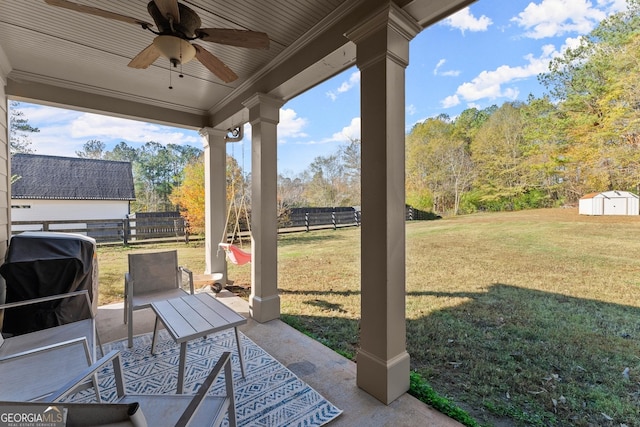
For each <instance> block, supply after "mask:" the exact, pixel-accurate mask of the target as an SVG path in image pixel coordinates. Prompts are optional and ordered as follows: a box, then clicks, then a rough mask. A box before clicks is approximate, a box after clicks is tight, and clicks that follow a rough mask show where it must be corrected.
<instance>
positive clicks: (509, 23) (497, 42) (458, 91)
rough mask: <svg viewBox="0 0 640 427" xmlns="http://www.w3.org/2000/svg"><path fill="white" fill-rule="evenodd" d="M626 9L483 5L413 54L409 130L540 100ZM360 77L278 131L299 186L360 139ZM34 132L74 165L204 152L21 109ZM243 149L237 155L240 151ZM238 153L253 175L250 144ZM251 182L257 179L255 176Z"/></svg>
mask: <svg viewBox="0 0 640 427" xmlns="http://www.w3.org/2000/svg"><path fill="white" fill-rule="evenodd" d="M625 5H626V2H625V1H624V0H592V1H588V0H535V1H524V0H479V1H478V2H476V3H474V4H473V5H471V6H470V7H469V8H466V9H464V10H462V11H460V12H458V13H457V14H455V15H453V16H452V17H450V18H448V19H446V20H445V21H442V22H440V23H438V24H435V25H433V26H431V27H430V28H427V29H426V30H424V31H423V32H422V33H420V34H419V35H418V36H417V37H416V38H415V39H414V40H413V41H412V42H411V45H410V59H409V61H410V64H409V67H408V68H407V70H406V83H407V86H406V87H407V90H406V129H407V132H408V131H410V129H411V128H412V126H413V125H414V124H416V123H418V122H421V121H423V120H425V119H427V118H429V117H434V116H437V115H439V114H442V113H445V114H448V115H449V116H451V117H455V116H456V115H458V114H459V113H460V112H461V111H463V110H464V109H466V108H470V107H477V108H480V109H482V108H486V107H489V106H491V105H493V104H497V105H501V104H502V103H503V102H506V101H513V100H526V98H527V97H528V95H529V94H534V95H536V96H540V95H542V94H543V93H544V88H543V87H542V86H541V85H540V84H539V83H538V80H537V75H538V74H540V73H542V72H545V71H546V70H547V67H548V64H549V61H550V60H551V59H552V58H553V57H554V56H556V55H560V54H561V52H562V51H563V50H564V49H565V48H566V47H567V46H573V45H575V44H576V43H577V42H578V40H579V37H580V36H581V35H585V34H588V33H589V32H590V31H591V30H592V29H593V28H594V27H595V26H596V25H597V24H598V22H599V21H600V20H602V19H603V18H605V17H606V16H607V15H608V14H610V13H613V12H616V11H620V10H622V9H623V8H624V7H625ZM359 81H360V74H359V72H358V70H357V68H352V69H349V70H347V71H345V72H343V73H341V74H339V75H337V76H335V77H334V78H332V79H330V80H328V81H326V82H324V83H322V84H321V85H319V86H317V87H315V88H313V89H311V90H310V91H308V92H306V93H304V94H302V95H300V96H298V97H297V98H295V99H293V100H291V101H289V102H288V103H286V104H285V105H284V106H283V107H282V110H281V115H280V125H279V127H278V142H279V144H278V171H279V173H282V174H285V175H287V176H293V175H295V174H298V173H300V172H302V171H304V170H305V169H306V168H307V167H308V166H309V164H311V162H312V161H313V160H314V159H315V158H316V157H318V156H327V155H330V154H333V153H335V152H336V151H337V150H338V148H339V147H340V146H341V145H343V144H345V143H347V142H348V140H349V139H358V138H359V137H360V105H359V96H360V93H359ZM21 111H23V112H24V114H25V118H27V119H28V120H29V123H30V124H31V125H32V126H35V127H37V128H39V129H40V132H39V133H35V134H32V135H31V136H30V139H31V142H32V146H31V147H32V148H33V149H34V151H35V153H36V154H46V155H59V156H69V157H74V156H75V152H76V151H78V150H81V149H82V145H83V144H84V143H85V142H87V141H89V140H92V139H97V140H100V141H102V142H104V143H105V144H106V145H107V149H108V150H109V149H111V148H112V147H113V146H114V145H115V144H117V143H119V142H120V141H125V142H126V143H127V144H128V145H130V146H134V147H137V146H140V145H142V144H144V143H145V142H148V141H155V142H159V143H163V144H164V143H174V144H187V145H192V146H195V147H199V148H201V147H202V142H201V139H200V137H199V136H198V134H197V133H196V132H192V131H186V130H184V129H176V128H169V127H163V126H159V125H155V124H148V123H141V122H136V121H130V120H124V119H119V118H113V117H106V116H100V115H96V114H90V113H80V112H75V111H68V110H61V109H56V108H51V107H44V106H37V105H32V104H21ZM232 146H233V147H232ZM228 152H229V153H230V154H233V155H234V156H235V157H236V158H238V160H239V161H240V162H242V157H243V153H244V158H245V160H244V167H245V169H248V168H249V167H250V160H249V156H250V150H249V147H248V143H240V144H229V148H228ZM247 172H248V171H247Z"/></svg>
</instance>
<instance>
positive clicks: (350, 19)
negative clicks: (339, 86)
mask: <svg viewBox="0 0 640 427" xmlns="http://www.w3.org/2000/svg"><path fill="white" fill-rule="evenodd" d="M73 1H74V2H75V3H78V4H82V5H89V6H93V7H97V8H100V9H104V10H107V11H111V12H116V13H119V14H122V15H127V16H131V17H133V18H137V19H140V20H143V21H146V22H150V23H153V19H152V18H151V17H150V16H149V14H148V13H147V3H148V0H109V1H98V0H73ZM181 2H182V3H184V4H185V5H187V6H188V7H190V8H191V9H193V10H194V11H195V12H196V13H197V14H198V15H199V17H200V19H201V20H202V27H203V28H211V27H217V28H235V29H245V30H254V31H262V32H265V33H267V34H268V35H269V40H270V47H269V49H268V50H254V49H246V48H241V47H233V46H225V45H221V44H215V43H209V42H204V41H198V43H199V44H201V45H202V46H204V47H206V48H207V49H208V50H210V51H211V52H212V53H213V54H215V55H216V56H217V57H219V58H220V59H221V60H222V61H223V62H224V63H225V64H226V65H227V66H229V67H230V68H231V69H232V70H233V71H234V72H235V73H236V74H237V75H238V77H239V78H238V79H237V80H236V81H234V82H232V83H224V82H223V81H221V80H220V79H218V78H217V77H216V76H214V75H213V74H211V73H210V72H209V71H208V70H207V69H206V68H205V67H204V66H203V65H202V64H200V63H199V62H198V61H196V60H193V61H191V62H189V63H187V64H184V65H183V67H182V73H183V74H184V78H179V77H178V73H176V72H174V73H171V81H172V85H173V89H169V88H168V86H169V78H170V77H169V76H170V72H169V62H168V60H166V59H164V58H160V59H158V60H157V61H156V62H155V63H154V64H152V65H151V66H150V67H149V68H147V69H145V70H139V69H133V68H129V67H127V64H128V63H129V61H130V60H131V59H132V58H133V57H134V56H135V55H137V54H138V52H140V51H141V50H142V49H144V48H145V47H146V46H148V45H149V44H150V43H151V41H152V40H153V38H154V37H155V35H154V34H152V33H151V32H149V31H146V30H144V29H142V28H141V27H140V26H138V25H133V24H129V23H124V22H120V21H115V20H111V19H106V18H102V17H97V16H92V15H87V14H83V13H79V12H75V11H71V10H67V9H63V8H59V7H53V6H50V5H47V4H45V2H44V0H0V77H1V76H2V75H3V74H4V75H8V77H7V81H6V83H7V87H6V93H7V95H9V97H10V98H13V99H19V100H25V101H30V102H40V103H45V104H50V105H57V106H65V107H68V108H77V109H81V110H87V111H96V112H101V113H105V114H113V115H119V116H126V117H131V118H138V119H141V120H147V121H154V122H161V123H166V124H174V125H178V126H185V127H191V128H198V127H201V126H212V125H218V126H219V125H220V124H225V123H226V124H228V125H235V124H236V123H239V121H240V120H241V119H242V117H239V116H238V113H237V112H238V111H239V110H241V109H242V104H241V103H242V102H243V101H244V100H246V99H247V98H248V97H249V96H251V95H252V94H253V93H256V92H263V93H269V94H272V95H274V96H278V97H281V98H283V99H285V100H287V99H290V98H291V97H293V96H295V95H297V94H299V93H301V92H303V91H305V90H307V89H309V88H311V87H313V86H314V85H315V84H317V83H319V82H321V81H323V80H325V79H327V78H329V77H331V76H333V75H335V74H337V73H338V72H340V71H342V70H344V69H346V68H348V67H350V66H352V65H354V60H355V46H353V44H351V43H350V42H349V41H348V40H347V39H346V37H345V36H344V32H345V31H347V30H349V29H350V28H351V27H353V26H354V25H356V24H357V23H358V22H361V21H362V20H363V19H366V18H367V16H369V15H370V14H371V13H372V12H373V11H375V10H377V9H378V8H379V7H382V6H384V5H385V4H388V3H389V2H388V1H383V0H321V1H319V0H288V1H287V0H276V1H270V0H241V1H230V0H226V1H225V0H182V1H181ZM471 2H472V0H396V1H395V3H396V4H397V5H398V6H399V7H401V8H403V9H404V11H405V12H407V13H408V14H409V15H411V16H413V18H415V19H416V21H417V22H418V23H419V24H420V25H422V26H423V27H425V26H427V25H429V24H431V23H433V22H435V21H437V20H439V19H442V18H443V17H445V16H448V15H449V14H451V13H453V12H455V11H456V10H458V9H460V8H462V7H464V6H466V5H467V4H469V3H471ZM0 81H1V80H0Z"/></svg>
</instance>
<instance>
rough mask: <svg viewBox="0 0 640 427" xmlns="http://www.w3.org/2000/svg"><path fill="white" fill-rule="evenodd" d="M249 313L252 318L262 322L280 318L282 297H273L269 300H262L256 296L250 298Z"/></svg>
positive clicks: (268, 298)
mask: <svg viewBox="0 0 640 427" xmlns="http://www.w3.org/2000/svg"><path fill="white" fill-rule="evenodd" d="M249 313H250V314H251V317H252V318H253V319H254V320H256V321H258V322H260V323H264V322H268V321H270V320H274V319H279V318H280V296H278V295H273V296H270V297H267V298H260V297H258V296H255V295H251V296H249Z"/></svg>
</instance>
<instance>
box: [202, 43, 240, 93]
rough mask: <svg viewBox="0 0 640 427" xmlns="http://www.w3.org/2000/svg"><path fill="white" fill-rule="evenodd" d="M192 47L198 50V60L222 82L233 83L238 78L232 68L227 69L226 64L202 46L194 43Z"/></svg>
mask: <svg viewBox="0 0 640 427" xmlns="http://www.w3.org/2000/svg"><path fill="white" fill-rule="evenodd" d="M192 45H193V47H195V48H196V59H198V61H200V63H201V64H202V65H204V66H205V67H207V69H209V71H211V72H212V73H213V74H215V75H216V76H218V77H219V78H220V80H222V81H223V82H225V83H231V82H232V81H234V80H236V79H237V78H238V76H237V75H236V73H234V72H233V71H232V70H231V68H229V67H227V66H226V65H225V64H224V62H222V61H221V60H220V59H218V57H216V56H214V55H213V54H212V53H211V52H209V51H208V50H206V49H205V48H203V47H202V46H199V45H197V44H195V43H192Z"/></svg>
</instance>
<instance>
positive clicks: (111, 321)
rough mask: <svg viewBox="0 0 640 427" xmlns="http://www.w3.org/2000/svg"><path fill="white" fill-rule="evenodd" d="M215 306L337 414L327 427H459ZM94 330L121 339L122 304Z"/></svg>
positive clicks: (284, 331)
mask: <svg viewBox="0 0 640 427" xmlns="http://www.w3.org/2000/svg"><path fill="white" fill-rule="evenodd" d="M217 297H218V299H219V300H220V301H222V302H223V303H225V304H227V305H228V306H229V307H231V308H233V309H234V310H235V311H237V312H238V313H240V314H242V315H243V316H245V317H247V318H248V322H247V324H246V325H244V326H242V327H240V328H239V329H240V330H241V331H242V332H243V333H244V334H245V335H246V336H247V337H249V338H250V339H251V340H252V341H254V342H255V343H256V344H258V345H259V346H260V347H262V348H263V349H264V350H265V351H267V352H268V353H269V354H271V355H272V356H273V357H275V358H276V359H277V360H278V361H279V362H280V363H282V364H283V365H285V366H286V367H287V368H288V369H289V370H291V371H292V372H293V373H295V374H296V375H297V376H298V377H299V378H300V379H301V380H303V381H305V382H306V383H307V384H309V385H310V386H311V387H313V388H314V389H315V390H316V391H318V392H319V393H320V394H322V395H323V396H324V397H325V398H326V399H328V400H329V401H330V402H331V403H333V404H334V405H336V406H337V407H338V408H340V409H342V411H343V413H342V414H341V415H340V416H339V417H338V418H336V419H335V420H334V421H332V422H331V423H330V424H329V425H330V426H332V427H352V426H362V425H369V426H376V427H377V426H394V427H396V426H434V427H439V426H442V427H448V426H452V427H453V426H461V425H462V424H460V423H458V422H456V421H454V420H452V419H451V418H449V417H447V416H446V415H443V414H441V413H440V412H438V411H436V410H434V409H432V408H431V407H429V406H428V405H425V404H424V403H422V402H420V401H419V400H417V399H415V398H414V397H413V396H410V395H408V394H404V395H403V396H401V397H400V398H399V399H397V400H396V401H394V402H393V403H391V404H390V405H384V404H383V403H381V402H379V401H378V400H377V399H375V398H374V397H372V396H370V395H369V394H367V393H366V392H364V391H362V390H361V389H359V388H358V387H357V386H356V364H355V363H354V362H352V361H350V360H348V359H346V358H344V357H343V356H341V355H339V354H337V353H335V352H334V351H332V350H331V349H329V348H328V347H325V346H324V345H322V344H320V343H319V342H317V341H315V340H313V339H311V338H309V337H307V336H306V335H304V334H302V333H300V332H298V331H297V330H295V329H293V328H292V327H290V326H289V325H287V324H285V323H284V322H282V321H280V320H273V321H270V322H267V323H258V322H256V321H254V320H252V319H251V318H249V304H248V302H247V301H245V300H243V299H242V298H239V297H237V296H235V295H234V294H233V293H231V292H229V291H227V290H223V291H222V292H220V293H219V294H217ZM134 319H135V320H134V334H136V335H138V334H144V333H148V332H152V331H153V322H154V320H155V316H154V314H153V311H152V310H151V309H148V310H139V311H136V312H135V313H134ZM97 328H98V332H99V334H100V339H101V340H102V342H103V343H107V342H111V341H115V340H120V339H123V338H126V337H127V328H126V326H125V325H124V323H123V304H122V303H117V304H110V305H106V306H101V307H99V308H98V315H97Z"/></svg>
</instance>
